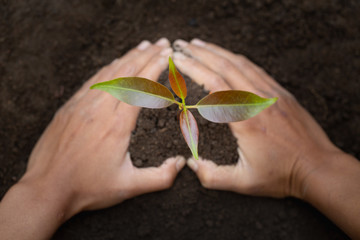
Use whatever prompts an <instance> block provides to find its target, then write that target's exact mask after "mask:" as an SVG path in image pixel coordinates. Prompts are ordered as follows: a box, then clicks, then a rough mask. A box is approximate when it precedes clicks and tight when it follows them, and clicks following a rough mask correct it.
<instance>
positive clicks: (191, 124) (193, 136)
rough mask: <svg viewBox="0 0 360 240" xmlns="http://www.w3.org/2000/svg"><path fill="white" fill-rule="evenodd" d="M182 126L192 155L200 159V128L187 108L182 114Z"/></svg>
mask: <svg viewBox="0 0 360 240" xmlns="http://www.w3.org/2000/svg"><path fill="white" fill-rule="evenodd" d="M180 128H181V132H182V134H183V136H184V139H185V141H186V143H187V145H188V146H189V148H190V150H191V153H192V155H193V156H194V158H195V159H199V155H198V143H199V129H198V126H197V123H196V120H195V118H194V116H193V115H192V113H191V112H190V111H189V110H187V109H186V108H185V109H184V110H183V111H182V112H181V114H180Z"/></svg>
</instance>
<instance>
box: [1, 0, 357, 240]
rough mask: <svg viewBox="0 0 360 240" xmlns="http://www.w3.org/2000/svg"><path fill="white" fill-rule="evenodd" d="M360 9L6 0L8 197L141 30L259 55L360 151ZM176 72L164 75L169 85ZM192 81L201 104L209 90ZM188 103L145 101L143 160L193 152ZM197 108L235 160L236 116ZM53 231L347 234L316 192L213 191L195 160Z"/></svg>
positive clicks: (345, 5) (194, 0) (345, 4)
mask: <svg viewBox="0 0 360 240" xmlns="http://www.w3.org/2000/svg"><path fill="white" fill-rule="evenodd" d="M359 12H360V5H359V2H358V1H351V0H349V1H340V0H339V1H336V0H333V1H325V0H318V1H311V0H302V1H295V0H283V1H273V0H264V1H259V0H255V1H250V0H247V1H240V0H233V1H215V0H213V1H204V0H182V1H180V0H167V1H151V0H141V1H140V0H139V1H122V0H117V1H115V0H103V1H85V0H82V1H80V0H75V1H42V0H38V1H36V0H32V1H10V0H9V1H6V0H5V1H4V0H2V1H0V86H1V87H0V104H1V105H0V136H1V138H0V141H1V142H0V197H3V196H4V194H5V192H6V191H7V190H8V189H9V188H10V187H11V186H12V185H13V184H15V183H16V182H17V181H18V180H19V179H20V177H21V176H22V174H23V173H24V171H25V168H26V164H27V160H28V157H29V154H30V152H31V149H32V148H33V147H34V144H35V143H36V141H37V139H38V138H39V137H40V135H41V133H42V132H43V131H44V129H45V127H46V126H47V124H48V123H49V122H50V121H51V119H52V117H53V115H54V113H55V112H56V110H57V109H58V108H59V107H60V106H61V105H62V104H63V103H64V102H66V101H67V99H69V98H70V97H71V95H72V94H73V93H74V92H75V91H76V90H77V89H78V88H79V87H80V86H81V85H82V83H83V82H84V81H86V80H87V79H88V78H89V77H90V76H91V75H93V74H94V73H96V71H98V70H99V69H100V68H101V66H103V65H106V64H108V63H110V62H111V61H112V60H113V59H114V58H116V57H119V56H121V55H123V54H124V53H125V52H126V51H128V50H129V49H131V48H132V47H134V46H136V45H137V44H138V43H139V42H140V41H141V40H143V39H148V40H150V41H155V40H157V39H158V38H160V37H163V36H164V37H167V38H169V39H170V40H171V41H174V40H175V39H178V38H182V39H185V40H191V39H192V38H194V37H198V38H201V39H203V40H206V41H209V42H214V43H216V44H219V45H221V46H224V47H226V48H228V49H230V50H232V51H234V52H237V53H241V54H244V55H246V56H248V57H249V58H250V59H251V60H252V61H254V62H255V63H257V64H258V65H260V66H262V67H263V68H264V69H265V70H266V71H267V72H268V73H269V74H271V75H272V76H273V77H274V78H275V79H277V80H278V81H279V82H280V83H281V84H282V85H283V86H284V87H285V88H287V89H288V90H289V91H290V92H292V93H293V94H294V95H295V96H296V98H297V99H298V101H299V102H300V103H301V104H302V105H303V106H304V107H305V108H306V109H308V110H309V111H310V113H311V114H313V116H314V117H315V119H316V120H317V121H318V122H319V123H320V125H321V126H322V127H323V128H324V129H325V131H326V133H327V134H328V135H329V137H330V139H331V140H332V141H333V142H334V143H335V144H336V145H337V146H339V147H340V148H342V149H343V150H344V151H346V152H348V153H350V154H352V155H354V156H355V157H357V158H359V157H360V143H359V135H360V127H359V126H360V125H359V123H360V107H359V102H360V94H359V93H358V92H359V89H360V81H359V69H360V19H359V16H358V13H359ZM166 75H167V73H166V72H164V73H163V74H162V76H161V78H160V82H162V83H165V84H168V83H167V77H166ZM186 81H187V83H188V84H189V85H188V86H189V91H188V92H189V100H188V101H189V102H190V103H191V102H193V103H194V102H196V101H197V100H199V99H200V98H201V97H202V96H204V95H205V94H206V92H205V91H204V90H203V89H202V87H201V86H197V85H195V84H194V83H191V82H190V79H188V78H187V79H186ZM177 111H178V110H177V108H176V106H171V107H168V108H166V109H161V110H148V109H144V110H142V111H141V113H140V116H139V119H138V121H137V126H136V129H135V130H134V132H133V136H132V139H131V146H130V152H131V155H132V159H133V162H134V165H136V166H137V167H149V166H159V165H160V164H161V163H162V162H163V161H164V160H165V159H166V158H167V157H171V156H175V155H178V154H181V155H184V156H185V157H189V156H190V151H189V149H188V148H187V146H186V145H185V142H184V140H183V139H182V136H181V133H180V130H179V126H178V119H177ZM195 117H196V118H197V119H198V123H199V129H200V143H199V152H200V155H201V156H203V157H205V158H209V159H212V160H213V161H215V162H216V163H218V164H234V163H235V162H236V161H237V158H238V155H237V152H236V149H237V145H236V141H235V139H234V137H233V136H232V134H231V132H230V130H229V128H228V126H227V125H226V124H214V123H211V122H208V121H206V120H203V119H202V118H201V117H199V115H197V114H195ZM94 177H96V176H94ZM0 238H1V237H0ZM53 239H199V240H201V239H348V237H347V236H346V235H345V234H344V233H343V232H342V231H341V230H340V229H339V228H337V227H336V226H335V225H334V224H333V223H332V222H331V221H329V220H328V219H327V218H326V217H324V216H323V215H322V214H321V213H319V212H318V211H317V210H316V209H314V208H313V207H312V206H310V205H308V204H307V203H304V202H302V201H300V200H297V199H293V198H285V199H272V198H260V197H251V196H245V195H241V194H235V193H231V192H225V191H213V190H207V189H204V188H203V187H201V185H200V183H199V181H198V179H197V178H196V176H195V175H194V173H193V172H192V171H191V170H190V169H188V168H187V167H185V168H184V169H183V170H182V171H181V172H180V173H179V175H178V177H177V179H176V181H175V183H174V185H173V187H172V188H171V189H169V190H166V191H161V192H156V193H150V194H146V195H142V196H139V197H136V198H133V199H130V200H127V201H125V202H123V203H121V204H119V205H116V206H114V207H112V208H108V209H104V210H99V211H91V212H84V213H80V214H78V215H77V216H75V217H73V218H71V219H70V220H69V221H68V222H66V223H65V224H64V225H63V226H62V227H61V228H60V229H59V230H58V231H57V232H56V233H55V235H54V236H53Z"/></svg>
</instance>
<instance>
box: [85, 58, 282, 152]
mask: <svg viewBox="0 0 360 240" xmlns="http://www.w3.org/2000/svg"><path fill="white" fill-rule="evenodd" d="M169 81H170V85H171V88H172V90H173V91H174V93H175V94H176V95H177V96H178V97H179V98H180V99H181V102H179V101H177V100H175V98H174V95H173V94H172V93H171V92H170V90H169V89H168V88H167V87H165V86H164V85H162V84H160V83H157V82H154V81H152V80H149V79H146V78H140V77H123V78H117V79H114V80H111V81H107V82H101V83H97V84H94V85H92V86H91V87H90V88H91V89H100V90H103V91H105V92H108V93H110V94H111V95H113V96H114V97H116V98H117V99H119V100H120V101H123V102H125V103H128V104H131V105H135V106H139V107H146V108H165V107H168V106H170V105H172V104H177V105H178V106H179V109H180V110H181V113H180V128H181V132H182V134H183V136H184V139H185V141H186V143H187V145H188V146H189V148H190V150H191V152H192V154H193V156H194V157H195V159H199V155H198V139H199V129H198V127H197V123H196V120H195V118H194V116H193V115H192V113H191V112H190V110H189V109H192V108H196V109H197V110H198V111H199V113H200V115H201V116H202V117H204V118H205V119H207V120H209V121H212V122H216V123H225V122H236V121H242V120H246V119H249V118H251V117H253V116H255V115H257V114H258V113H260V112H261V111H262V110H264V109H265V108H267V107H269V106H270V105H272V104H274V103H275V102H276V100H277V98H262V97H259V96H257V95H256V94H253V93H250V92H245V91H238V90H230V91H219V92H213V93H211V94H209V95H207V96H206V97H204V98H203V99H201V100H200V101H199V102H198V103H197V104H196V105H186V103H185V98H186V96H187V88H186V84H185V80H184V78H183V77H182V76H181V74H180V73H179V72H178V71H177V69H176V67H175V64H174V63H173V61H172V59H171V58H170V57H169Z"/></svg>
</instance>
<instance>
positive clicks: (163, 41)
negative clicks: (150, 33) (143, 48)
mask: <svg viewBox="0 0 360 240" xmlns="http://www.w3.org/2000/svg"><path fill="white" fill-rule="evenodd" d="M155 45H157V46H159V47H168V46H170V42H169V40H168V39H167V38H160V39H159V40H157V42H156V43H155Z"/></svg>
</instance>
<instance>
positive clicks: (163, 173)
mask: <svg viewBox="0 0 360 240" xmlns="http://www.w3.org/2000/svg"><path fill="white" fill-rule="evenodd" d="M185 163H186V161H185V158H184V157H182V156H177V157H173V158H169V159H167V160H166V161H165V162H164V163H163V164H162V165H161V166H160V167H150V168H135V170H134V174H133V176H132V178H131V180H130V181H132V182H133V184H132V185H133V190H132V191H131V192H132V195H133V196H136V195H139V194H143V193H148V192H154V191H159V190H163V189H167V188H169V187H171V185H172V183H173V181H174V179H175V177H176V175H177V174H178V172H179V171H180V170H181V169H182V168H183V167H184V166H185Z"/></svg>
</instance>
